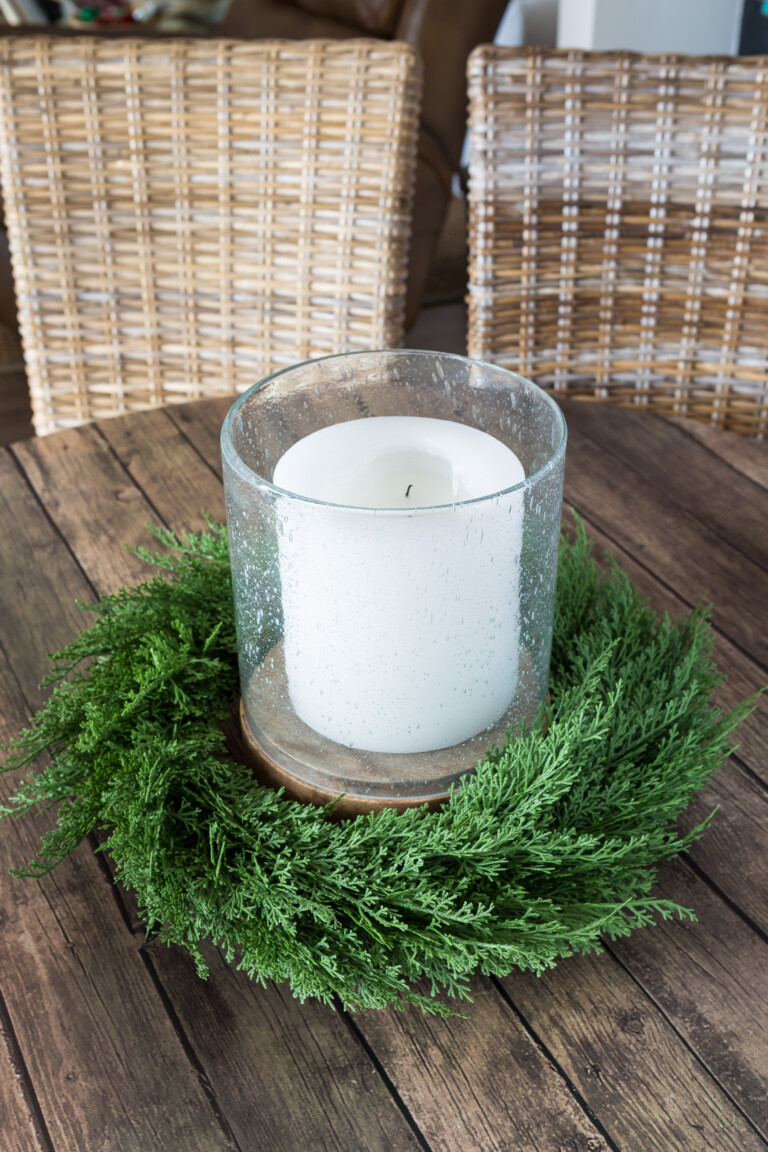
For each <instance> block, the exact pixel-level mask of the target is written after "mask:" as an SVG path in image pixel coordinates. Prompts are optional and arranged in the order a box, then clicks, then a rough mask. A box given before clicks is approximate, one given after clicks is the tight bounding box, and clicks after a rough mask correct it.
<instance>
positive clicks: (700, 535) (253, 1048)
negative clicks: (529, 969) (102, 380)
mask: <svg viewBox="0 0 768 1152" xmlns="http://www.w3.org/2000/svg"><path fill="white" fill-rule="evenodd" d="M230 403H231V397H227V398H221V399H220V400H216V401H206V402H203V403H200V404H197V405H186V406H178V407H174V408H173V409H169V410H165V411H163V410H157V411H153V412H149V413H143V414H141V415H132V416H130V417H127V418H119V419H117V420H114V421H104V422H102V424H100V425H95V426H91V427H88V428H80V429H76V430H73V431H68V432H66V433H62V434H57V435H56V436H54V437H50V438H48V439H46V440H40V441H36V442H29V443H25V444H20V445H17V446H15V447H14V449H13V452H12V453H0V531H1V532H2V533H3V535H2V536H0V562H1V563H2V569H0V571H1V573H2V579H0V619H1V620H2V632H1V635H0V639H1V640H2V647H1V648H0V708H1V709H2V713H3V716H4V725H5V726H4V728H3V729H2V731H3V732H4V733H7V734H10V733H11V732H13V731H14V730H16V728H17V727H18V725H19V723H21V722H22V721H23V718H24V716H25V715H26V713H27V712H28V710H29V708H30V707H33V706H35V705H36V704H37V703H39V701H40V700H41V699H42V694H41V693H39V692H38V690H37V689H36V685H37V683H38V681H39V679H40V677H41V675H42V674H43V673H44V671H45V670H46V661H45V658H44V656H43V653H44V651H45V650H47V649H50V648H51V647H54V646H57V645H59V644H61V643H63V642H64V641H65V640H66V639H67V638H69V637H70V636H71V635H73V634H74V632H75V630H76V629H78V628H80V627H82V622H83V618H82V614H81V613H80V611H79V610H78V609H77V608H76V607H75V606H74V603H73V599H74V597H75V596H76V595H77V596H79V597H81V598H84V599H90V598H92V597H93V595H94V592H95V590H96V591H107V590H111V589H113V588H115V587H116V586H117V585H119V584H124V583H133V582H135V581H136V580H137V579H143V578H145V577H146V575H147V570H146V567H145V565H144V564H143V563H141V562H140V561H138V560H137V559H136V558H135V557H133V556H132V555H131V554H130V553H128V552H126V551H125V549H124V548H123V547H122V543H123V541H126V540H127V541H129V542H132V543H144V544H147V543H151V541H150V538H149V536H148V533H147V529H146V526H145V524H146V522H147V521H149V522H150V523H166V524H168V525H170V526H172V527H174V528H182V527H190V528H198V527H200V526H201V524H202V522H203V521H202V518H201V515H200V512H201V509H202V508H206V509H207V511H208V512H210V513H211V514H212V515H214V516H217V517H219V516H221V515H222V514H223V501H222V490H221V485H220V480H219V473H220V457H219V429H220V424H221V421H222V420H223V418H224V415H225V414H226V411H227V410H228V408H229V406H230ZM571 407H573V405H569V406H567V407H566V416H567V418H568V419H569V421H570V449H569V452H570V456H569V467H568V476H567V481H566V501H569V500H570V502H571V503H572V504H573V505H574V506H575V507H576V509H577V510H578V511H579V512H581V513H582V514H584V516H585V518H586V523H587V529H588V532H589V534H590V535H591V536H592V537H593V538H594V539H595V542H596V544H597V546H598V548H599V547H602V546H608V547H610V548H612V550H613V551H614V553H615V555H616V558H617V561H618V562H619V563H620V565H621V566H622V567H623V568H624V569H625V570H626V571H627V572H628V574H629V575H630V576H631V578H632V579H633V580H634V581H635V582H636V583H637V584H638V585H639V586H640V588H641V589H642V590H643V591H644V592H645V593H646V594H648V595H649V596H650V598H651V601H652V603H653V604H654V607H656V608H657V609H659V610H661V611H669V612H671V613H673V614H677V613H679V612H685V611H688V610H689V608H690V605H691V604H692V603H693V602H694V601H695V599H696V597H697V596H698V594H699V587H700V585H701V586H703V585H704V583H705V582H708V583H709V585H710V589H711V591H712V595H713V597H714V598H715V600H716V614H715V619H716V630H715V653H716V658H717V661H718V664H719V665H720V667H721V668H722V669H723V670H724V671H725V672H727V674H728V681H727V683H726V684H725V685H724V686H723V688H722V689H721V691H720V695H719V699H720V701H721V702H722V703H723V705H725V706H730V705H732V704H734V703H736V702H737V701H738V700H739V699H742V698H743V697H744V696H745V695H747V694H748V693H750V692H753V691H755V690H756V689H757V688H759V687H760V686H761V684H762V683H764V682H765V678H766V675H765V669H764V667H763V666H762V664H761V660H762V658H763V649H762V648H761V646H760V635H759V633H760V629H761V628H762V624H763V615H764V612H763V609H762V608H761V605H760V603H756V606H755V605H754V602H756V601H759V600H760V598H761V597H763V595H764V591H765V588H766V568H765V566H764V563H763V561H764V540H762V539H761V538H760V536H759V531H758V529H759V527H760V524H761V523H763V522H765V515H766V511H768V493H766V490H765V489H764V488H763V487H762V485H761V484H759V483H758V482H757V480H756V479H755V477H754V476H753V475H749V474H747V473H745V472H744V471H743V470H742V469H739V468H737V467H736V466H735V464H734V463H733V462H732V461H730V460H729V459H728V452H725V453H723V454H719V453H717V452H715V451H714V450H713V449H712V448H711V447H710V446H709V445H708V444H707V443H706V442H704V441H703V440H700V439H699V438H698V437H697V436H694V435H689V434H688V432H687V431H686V429H679V428H677V427H674V426H672V425H671V424H663V425H661V427H660V428H659V427H656V426H655V424H656V422H655V421H654V426H652V427H650V428H649V427H648V424H647V422H646V420H650V419H652V418H650V417H647V418H646V420H636V419H635V417H634V414H632V413H623V412H620V411H618V410H617V411H616V412H612V414H611V416H610V418H607V419H606V421H605V422H604V423H603V422H602V421H601V420H600V417H599V414H598V413H599V411H600V410H598V409H596V408H595V409H594V410H593V409H590V411H589V412H588V413H585V414H583V415H582V414H581V413H578V414H577V415H576V416H575V417H574V418H573V419H572V420H570V415H569V413H570V408H571ZM602 411H607V409H602ZM625 415H626V418H627V420H626V424H624V423H623V421H624V417H625ZM686 427H687V426H686ZM721 435H722V434H721ZM646 437H647V439H646ZM681 437H685V443H681V439H680V438H681ZM728 439H729V440H730V438H728ZM635 440H636V443H634V441H635ZM644 453H645V456H644ZM646 456H647V459H648V461H651V460H652V461H653V462H654V467H650V465H649V466H648V467H645V468H644V466H643V461H644V459H645V457H646ZM660 457H663V459H662V460H661V463H660V464H659V466H658V468H657V467H656V462H657V461H658V460H659V458H660ZM754 470H755V469H754V467H753V468H752V471H754ZM730 484H733V485H734V491H736V492H737V493H738V494H739V495H740V496H743V495H744V494H745V493H746V492H749V493H750V494H751V495H752V499H753V504H752V505H750V508H749V511H748V512H747V513H746V514H745V515H742V514H741V513H740V511H739V509H743V508H744V502H743V500H735V501H734V506H733V507H734V511H733V515H732V516H729V506H728V503H727V501H726V500H725V498H724V497H722V496H721V495H720V494H719V493H718V485H722V487H723V490H724V491H727V489H728V485H730ZM745 486H746V487H745ZM704 494H708V495H711V497H712V499H713V501H714V502H715V505H716V509H715V512H713V517H712V519H711V521H710V520H709V519H708V517H707V505H706V500H705V499H704ZM761 510H762V513H761ZM566 522H567V523H572V521H571V520H570V514H567V515H566ZM3 541H12V543H13V547H7V546H4V544H3V543H2V542H3ZM724 557H725V558H724ZM737 569H738V571H739V572H740V577H739V579H740V583H739V582H738V580H737V581H736V583H735V584H734V585H733V588H731V591H732V592H733V596H734V599H732V601H731V602H729V603H724V597H725V596H726V593H727V592H728V590H729V587H730V586H731V583H732V582H733V578H734V577H735V575H736V574H737ZM734 588H735V591H734ZM747 604H750V605H753V607H751V608H749V609H747V608H746V607H745V605H747ZM750 613H751V617H750V618H749V619H747V618H746V617H748V616H750ZM761 613H762V615H761ZM767 707H768V705H767V704H766V702H765V701H763V702H761V704H760V706H759V707H758V709H757V710H756V711H755V713H754V714H753V715H752V716H751V717H750V718H749V719H748V720H747V721H746V723H745V725H744V728H743V730H742V732H741V733H740V745H741V747H740V750H739V754H738V759H732V760H731V761H730V762H729V764H728V765H727V766H726V768H725V769H724V770H723V771H722V772H721V773H720V775H719V776H718V777H717V778H716V779H715V780H714V781H713V782H712V783H711V784H710V785H709V787H708V788H707V789H706V790H705V791H704V792H703V793H702V794H701V796H700V798H699V799H698V800H697V801H696V803H695V805H694V806H693V807H692V809H691V810H690V811H689V812H687V813H686V814H685V816H684V817H683V820H682V822H681V823H682V825H683V826H684V827H688V826H690V824H691V823H692V822H694V821H697V820H700V819H702V818H703V817H704V816H705V815H706V814H707V812H709V811H710V810H711V808H712V807H713V806H714V805H715V804H718V803H719V804H720V811H719V812H718V813H717V815H716V816H715V818H714V820H713V822H712V825H711V827H710V828H709V830H708V832H707V834H706V836H705V838H704V839H703V840H702V841H701V842H700V843H699V844H697V845H696V846H695V847H694V849H693V850H692V852H691V857H690V863H688V862H682V863H677V864H674V865H671V866H669V867H668V868H665V869H664V870H663V871H662V875H661V880H660V885H659V888H658V892H659V894H660V895H667V896H670V897H673V898H675V899H678V900H679V901H681V902H682V903H683V904H686V905H691V906H693V907H694V908H695V909H696V910H697V912H698V914H699V921H698V923H696V924H691V925H688V924H684V923H682V924H681V923H679V922H677V921H675V922H670V923H668V924H664V925H662V926H660V927H659V928H657V929H656V930H648V931H646V932H641V933H637V934H635V936H633V937H631V938H630V939H629V940H626V941H621V942H618V943H615V944H612V945H611V946H610V948H611V951H610V953H608V954H606V955H603V956H601V957H588V958H584V957H581V958H576V959H572V960H569V961H564V962H563V963H561V964H560V965H559V966H558V967H557V969H555V970H554V971H552V972H550V973H548V974H546V975H545V976H544V977H542V978H541V979H536V978H534V977H531V976H528V975H525V974H513V975H512V976H510V977H508V978H507V979H506V980H505V981H503V982H502V983H501V985H497V984H496V983H495V982H493V981H488V980H486V979H483V978H480V977H478V978H477V979H476V980H475V981H474V983H473V992H474V993H475V996H476V999H475V1003H474V1005H470V1006H467V1009H466V1012H467V1018H466V1019H465V1020H450V1021H438V1020H429V1019H425V1018H424V1017H422V1016H421V1015H420V1014H419V1013H418V1012H415V1011H412V1010H410V1009H409V1010H406V1011H405V1012H402V1013H399V1012H395V1011H392V1010H390V1011H386V1012H381V1013H360V1014H357V1015H355V1016H354V1017H348V1016H346V1015H345V1014H343V1013H335V1012H333V1011H331V1010H329V1009H326V1008H323V1007H320V1006H318V1005H316V1004H305V1005H300V1004H298V1002H296V1001H295V1000H294V999H293V998H292V997H291V996H290V993H289V991H288V989H287V988H284V987H276V986H274V985H271V984H270V985H268V986H267V987H266V988H263V987H261V986H260V985H258V984H254V983H252V982H250V981H248V980H247V979H246V978H245V977H244V976H243V974H242V973H238V972H236V971H235V970H234V969H233V968H232V967H231V966H229V965H227V964H226V963H225V962H224V961H223V960H222V959H221V957H220V956H219V955H218V953H216V952H215V951H214V950H213V949H209V950H208V951H207V956H208V958H209V960H210V962H211V967H212V975H211V979H210V980H209V981H208V982H201V981H200V980H198V978H197V976H196V975H195V973H194V970H193V966H192V965H191V962H190V961H189V959H188V958H187V956H186V955H185V954H184V953H183V952H181V951H179V950H178V949H170V950H169V949H167V948H165V946H163V945H162V944H160V943H159V942H158V941H157V940H152V941H150V942H148V943H145V942H144V941H143V936H142V934H141V931H140V920H139V918H138V915H137V912H136V908H135V905H134V904H133V903H132V898H131V896H130V894H127V893H123V892H122V890H121V889H120V888H119V886H118V888H117V889H116V890H114V891H113V890H112V889H111V887H110V884H109V883H108V881H107V878H106V877H105V874H104V871H103V870H102V869H101V868H99V867H98V865H97V863H96V862H95V861H94V859H93V856H92V854H91V849H90V847H89V846H88V845H83V846H81V848H80V849H79V850H78V852H77V853H75V854H74V856H73V857H72V859H71V860H69V861H67V862H65V864H63V865H62V866H60V868H59V869H57V870H56V871H55V872H54V873H53V874H52V876H50V877H48V878H46V880H45V881H43V882H41V883H36V882H31V881H23V882H22V881H14V880H11V879H9V878H7V877H5V878H4V876H5V874H4V873H2V872H0V913H2V914H3V915H4V916H6V918H7V919H6V924H4V926H3V932H2V933H1V934H0V1025H2V1023H3V1020H4V1019H6V1018H7V1021H8V1023H9V1024H10V1025H11V1029H10V1032H9V1035H8V1036H7V1037H6V1043H5V1048H4V1047H3V1044H2V1043H0V1107H3V1105H4V1103H5V1102H6V1100H7V1101H8V1105H7V1107H8V1108H9V1113H8V1115H9V1117H10V1121H9V1122H10V1123H11V1124H13V1125H15V1126H16V1127H15V1129H14V1128H13V1127H11V1128H9V1129H8V1131H10V1132H12V1133H14V1136H15V1134H16V1132H18V1133H20V1134H21V1135H20V1138H19V1140H18V1148H19V1152H28V1149H29V1152H81V1149H87V1150H88V1152H91V1150H92V1149H95V1150H96V1152H102V1150H103V1152H112V1150H113V1149H114V1150H115V1152H137V1150H138V1149H141V1152H144V1149H145V1148H154V1147H160V1148H166V1147H167V1148H173V1149H174V1150H175V1149H176V1148H177V1147H178V1148H180V1149H181V1148H183V1149H184V1152H187V1149H191V1150H193V1152H196V1150H197V1149H200V1150H203V1149H205V1152H208V1150H209V1149H210V1150H211V1152H220V1150H222V1149H225V1148H226V1149H230V1148H231V1149H233V1150H235V1152H251V1150H254V1152H262V1150H264V1152H267V1150H269V1152H294V1150H295V1149H297V1148H301V1149H304V1148H307V1149H311V1150H312V1152H314V1150H315V1149H318V1150H320V1152H325V1150H326V1149H327V1150H328V1152H360V1150H361V1149H363V1148H364V1149H366V1152H368V1149H371V1150H372V1152H388V1150H389V1149H392V1150H393V1152H406V1150H407V1152H410V1150H411V1149H416V1148H418V1149H420V1150H421V1152H469V1150H470V1149H471V1152H486V1149H487V1150H488V1152H519V1150H525V1152H528V1149H535V1150H536V1152H564V1150H567V1152H657V1150H658V1152H668V1150H669V1149H671V1148H674V1149H675V1150H676V1152H677V1150H678V1149H679V1150H680V1152H710V1149H717V1152H757V1149H766V1148H768V1121H767V1117H768V1101H767V1099H766V1090H765V1074H764V1072H765V1067H766V1066H767V1065H768V1053H767V1052H766V1040H765V1036H766V1035H768V1028H767V1027H766V1025H767V1024H768V1020H766V1012H765V1008H764V1005H765V1003H768V996H766V992H767V991H768V988H766V976H765V973H766V971H768V964H766V949H767V948H768V944H767V943H766V938H767V937H768V903H767V902H766V897H765V892H766V891H768V837H767V836H766V829H767V828H768V789H767V788H766V787H765V785H764V783H763V782H762V781H761V779H760V773H765V772H766V769H765V765H766V764H767V763H768V731H767V729H768V725H766V715H767V714H768V713H767V711H766V709H767ZM0 738H2V735H1V734H0ZM12 783H13V782H12V781H8V780H6V781H3V782H2V785H3V787H4V788H5V789H6V791H5V792H3V793H2V794H3V795H6V794H7V790H8V789H9V788H11V787H12ZM50 818H51V816H50V814H48V816H46V817H43V818H42V820H41V821H36V822H34V823H24V822H22V823H19V824H3V825H0V869H1V868H2V867H5V866H7V864H8V863H10V862H13V863H18V862H19V860H20V859H25V858H27V857H28V856H29V855H30V854H31V853H32V851H33V850H34V847H35V845H36V844H37V842H38V836H39V831H40V828H41V827H45V826H46V824H45V822H46V820H50ZM30 983H33V984H34V987H35V993H36V995H35V996H32V997H31V996H30V995H29V988H30ZM3 1005H5V1006H6V1008H5V1011H6V1017H4V1016H3ZM14 1045H16V1047H15V1048H14ZM147 1051H152V1053H153V1059H152V1061H151V1062H148V1061H147V1060H146V1053H147ZM19 1056H20V1057H21V1067H22V1079H21V1080H20V1081H19V1080H18V1079H17V1071H18V1068H17V1065H18V1060H19ZM14 1061H15V1062H14ZM68 1076H71V1079H67V1077H68ZM62 1100H64V1101H65V1103H64V1104H62ZM24 1133H26V1135H24ZM3 1136H5V1131H4V1132H3ZM25 1140H26V1143H24V1141H25ZM3 1152H5V1149H4V1148H3ZM13 1152H16V1147H15V1146H13Z"/></svg>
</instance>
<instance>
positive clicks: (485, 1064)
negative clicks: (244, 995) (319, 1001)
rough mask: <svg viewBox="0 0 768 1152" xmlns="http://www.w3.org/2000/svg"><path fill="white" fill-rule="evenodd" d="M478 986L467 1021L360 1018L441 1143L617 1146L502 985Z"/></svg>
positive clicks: (445, 1150)
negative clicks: (587, 1111)
mask: <svg viewBox="0 0 768 1152" xmlns="http://www.w3.org/2000/svg"><path fill="white" fill-rule="evenodd" d="M471 992H472V999H473V1003H472V1005H471V1006H468V1007H467V1010H466V1019H465V1020H443V1021H436V1020H427V1019H425V1018H424V1017H423V1016H422V1015H421V1013H420V1012H418V1011H417V1010H414V1009H412V1008H407V1009H405V1010H404V1011H402V1012H395V1011H393V1010H392V1009H387V1010H386V1011H384V1012H375V1013H373V1012H372V1013H365V1014H361V1016H360V1017H359V1019H358V1020H357V1026H358V1027H359V1028H360V1030H361V1032H362V1033H363V1035H364V1036H365V1038H366V1040H367V1041H368V1043H369V1044H370V1045H371V1047H372V1048H373V1049H374V1051H375V1052H376V1055H377V1057H378V1059H379V1060H380V1061H381V1063H382V1064H383V1065H384V1067H385V1068H387V1069H388V1070H389V1074H390V1076H391V1077H392V1079H393V1082H394V1084H395V1087H396V1088H397V1090H398V1092H399V1093H400V1095H401V1096H402V1098H403V1100H404V1101H405V1103H406V1104H407V1106H408V1108H409V1110H410V1111H411V1113H412V1115H413V1116H414V1117H415V1118H416V1119H417V1121H418V1124H419V1127H420V1128H421V1130H422V1131H423V1132H424V1135H425V1136H426V1139H427V1141H428V1143H429V1146H430V1148H431V1149H433V1152H466V1150H467V1149H469V1148H471V1149H472V1150H473V1152H496V1150H497V1149H499V1148H504V1149H510V1150H511V1149H517V1148H547V1149H550V1148H551V1149H555V1148H557V1149H560V1148H568V1149H571V1148H573V1149H578V1150H579V1152H582V1150H583V1152H607V1150H608V1149H609V1148H610V1147H611V1145H610V1144H609V1143H608V1141H607V1140H606V1139H605V1137H604V1136H603V1135H602V1133H601V1132H600V1130H599V1129H598V1128H597V1127H596V1126H595V1125H594V1124H593V1123H590V1121H589V1120H588V1118H587V1117H586V1116H585V1115H584V1113H583V1111H582V1109H581V1108H580V1107H579V1106H578V1104H577V1102H576V1100H574V1097H573V1093H572V1091H571V1089H570V1087H569V1085H568V1084H567V1083H566V1081H565V1079H564V1077H563V1076H562V1074H561V1072H560V1070H559V1069H558V1068H557V1067H556V1066H555V1064H554V1063H553V1062H552V1061H551V1060H550V1059H548V1058H547V1056H546V1055H545V1054H544V1053H543V1052H542V1051H541V1049H540V1047H539V1046H538V1045H537V1044H536V1042H535V1041H534V1039H533V1037H532V1036H531V1035H530V1034H529V1033H528V1032H527V1031H526V1029H525V1027H524V1026H523V1025H522V1024H521V1022H520V1020H519V1019H518V1018H517V1016H516V1015H515V1013H514V1012H513V1011H512V1010H511V1009H510V1008H509V1006H508V1005H507V1004H506V1003H505V1002H504V1000H503V999H502V997H501V996H500V995H499V992H498V990H497V989H496V987H495V986H494V985H493V984H492V983H491V982H490V981H488V980H484V979H480V978H477V979H474V980H473V981H472V982H471ZM544 1101H546V1106H545V1107H543V1106H542V1105H543V1102H544Z"/></svg>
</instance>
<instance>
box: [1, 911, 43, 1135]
mask: <svg viewBox="0 0 768 1152" xmlns="http://www.w3.org/2000/svg"><path fill="white" fill-rule="evenodd" d="M3 918H4V914H3V913H0V920H2V919H3ZM0 1117H2V1125H3V1136H4V1138H5V1139H6V1140H7V1142H8V1147H9V1148H12V1149H13V1150H14V1152H52V1147H53V1146H52V1144H51V1141H50V1137H49V1136H48V1131H47V1129H46V1128H45V1125H44V1124H43V1122H42V1120H41V1119H40V1116H39V1109H38V1105H37V1100H36V1099H35V1095H34V1092H33V1090H32V1085H31V1082H30V1080H29V1073H28V1072H27V1068H26V1065H25V1064H24V1061H23V1059H22V1057H21V1053H20V1052H19V1050H18V1046H17V1043H16V1037H15V1036H14V1035H13V1030H12V1028H11V1022H10V1017H9V1015H8V1010H7V1008H6V1006H5V1004H4V1003H3V1002H2V1000H0Z"/></svg>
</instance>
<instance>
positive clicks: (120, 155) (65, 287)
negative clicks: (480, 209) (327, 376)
mask: <svg viewBox="0 0 768 1152" xmlns="http://www.w3.org/2000/svg"><path fill="white" fill-rule="evenodd" d="M419 84H420V82H419V68H418V64H417V62H416V57H415V52H414V50H413V49H412V48H410V47H409V46H408V45H403V44H382V43H381V42H377V41H372V40H357V41H346V42H328V41H312V42H303V43H289V42H280V41H262V42H254V43H233V42H231V41H193V40H189V41H182V40H165V41H162V40H160V41H147V40H142V41H139V40H117V41H112V40H109V39H101V38H83V39H77V40H71V39H70V40H61V39H57V38H53V37H34V38H24V39H6V40H3V41H2V42H1V44H0V104H1V106H0V176H1V178H2V188H3V196H4V201H5V213H6V220H7V225H8V232H9V238H10V244H11V254H12V259H13V268H14V277H15V281H16V287H17V295H18V303H19V325H20V330H21V334H22V339H23V343H24V351H25V358H26V365H27V374H28V378H29V383H30V393H31V397H32V406H33V414H34V423H35V429H36V431H37V432H38V434H41V433H46V432H51V431H53V430H54V429H57V428H64V427H71V426H73V425H76V424H80V423H82V422H84V421H87V420H92V419H96V418H101V417H105V416H112V415H117V414H119V413H124V412H128V411H134V410H137V409H142V408H149V407H154V406H156V405H161V404H168V403H173V402H181V401H185V400H190V399H194V398H198V397H203V396H211V395H214V394H218V393H227V392H234V391H243V390H244V389H245V388H247V387H249V386H250V385H251V384H253V383H254V382H255V381H256V380H258V379H259V378H260V377H262V376H264V375H266V374H268V373H269V372H271V371H273V370H275V369H278V368H280V367H282V366H284V365H288V364H293V363H296V362H297V361H300V360H303V359H308V358H312V357H316V356H322V355H325V354H328V353H332V352H340V351H345V350H350V349H354V348H370V347H384V346H391V345H396V344H398V343H399V342H400V340H401V338H402V332H403V314H404V300H405V284H406V272H407V252H408V238H409V223H410V204H411V197H412V187H413V180H414V170H415V154H416V139H417V132H418V114H419Z"/></svg>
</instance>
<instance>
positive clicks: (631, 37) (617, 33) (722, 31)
mask: <svg viewBox="0 0 768 1152" xmlns="http://www.w3.org/2000/svg"><path fill="white" fill-rule="evenodd" d="M743 10H744V0H560V16H559V21H558V30H557V45H558V47H559V48H597V49H602V50H603V51H611V50H612V49H616V48H629V49H631V50H632V51H634V52H681V53H690V54H692V55H708V54H719V53H725V54H735V53H736V52H737V51H738V46H739V34H740V32H741V17H742V13H743Z"/></svg>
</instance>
